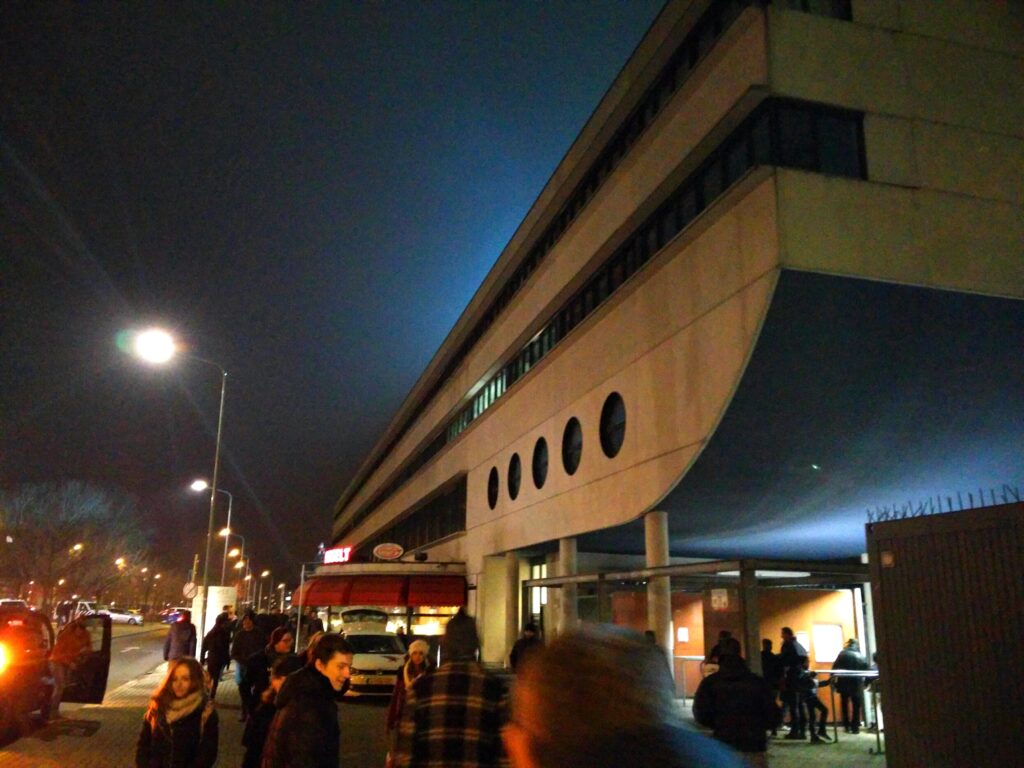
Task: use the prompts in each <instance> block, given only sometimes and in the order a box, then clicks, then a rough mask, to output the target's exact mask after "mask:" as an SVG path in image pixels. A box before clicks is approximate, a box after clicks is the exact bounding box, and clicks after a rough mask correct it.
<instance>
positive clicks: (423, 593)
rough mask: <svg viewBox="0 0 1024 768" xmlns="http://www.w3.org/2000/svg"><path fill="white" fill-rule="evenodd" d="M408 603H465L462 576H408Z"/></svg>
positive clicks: (464, 588)
mask: <svg viewBox="0 0 1024 768" xmlns="http://www.w3.org/2000/svg"><path fill="white" fill-rule="evenodd" d="M408 604H409V605H412V606H418V605H438V606H448V605H456V606H457V605H465V604H466V579H465V577H463V576H410V577H409V603H408Z"/></svg>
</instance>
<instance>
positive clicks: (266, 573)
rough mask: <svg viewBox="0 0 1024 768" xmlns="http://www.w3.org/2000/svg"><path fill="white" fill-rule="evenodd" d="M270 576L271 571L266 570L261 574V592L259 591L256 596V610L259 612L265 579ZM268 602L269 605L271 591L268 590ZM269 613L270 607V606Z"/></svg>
mask: <svg viewBox="0 0 1024 768" xmlns="http://www.w3.org/2000/svg"><path fill="white" fill-rule="evenodd" d="M269 576H270V571H264V572H263V573H261V574H260V589H259V592H258V593H257V597H256V611H257V612H259V610H260V605H261V603H262V602H263V580H264V579H266V578H268V577H269ZM267 603H268V606H269V603H270V592H267ZM268 613H269V607H268Z"/></svg>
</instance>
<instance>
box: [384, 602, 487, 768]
mask: <svg viewBox="0 0 1024 768" xmlns="http://www.w3.org/2000/svg"><path fill="white" fill-rule="evenodd" d="M479 649H480V640H479V637H478V635H477V632H476V622H475V621H474V620H473V618H472V617H471V616H469V614H467V613H466V612H465V610H464V609H462V608H460V609H459V612H458V613H456V614H455V616H453V617H452V618H451V619H450V620H449V621H448V625H447V626H446V627H445V632H444V637H443V638H442V639H441V666H439V667H438V668H437V669H436V670H434V671H433V672H429V673H427V674H425V675H422V676H421V677H420V678H418V679H417V680H415V681H414V682H413V684H412V687H411V688H409V689H408V690H407V691H406V698H405V706H404V707H403V710H402V716H401V720H400V721H399V725H398V743H397V745H396V747H395V752H394V754H393V756H392V759H393V765H394V766H395V768H418V767H419V766H425V765H444V766H446V768H497V766H499V765H504V764H505V762H504V761H505V752H504V747H503V745H502V742H501V728H502V725H504V717H505V706H504V694H505V688H504V685H502V683H501V681H500V680H499V679H498V678H496V677H494V676H492V675H489V674H487V673H486V672H485V671H484V668H483V667H482V666H481V665H480V663H479V662H478V661H477V660H476V657H477V652H478V651H479ZM436 723H446V724H452V726H451V727H446V728H437V727H431V726H432V725H433V724H436ZM455 724H457V725H455Z"/></svg>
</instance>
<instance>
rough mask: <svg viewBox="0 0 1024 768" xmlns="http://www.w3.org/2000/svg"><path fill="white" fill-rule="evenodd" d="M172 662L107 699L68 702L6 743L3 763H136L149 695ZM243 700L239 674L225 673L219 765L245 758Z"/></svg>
mask: <svg viewBox="0 0 1024 768" xmlns="http://www.w3.org/2000/svg"><path fill="white" fill-rule="evenodd" d="M166 673H167V665H166V664H161V665H160V666H159V667H157V668H156V669H155V670H153V671H152V672H149V673H148V674H145V675H142V676H141V677H138V678H136V679H135V680H132V681H131V682H128V683H125V684H124V685H122V686H121V687H120V688H117V689H115V690H113V691H108V692H107V696H106V698H105V699H104V700H103V704H102V705H100V704H64V705H62V706H61V714H62V715H64V717H66V718H67V719H66V720H61V721H58V722H56V723H50V724H48V725H45V726H40V727H38V728H37V729H36V730H35V731H33V732H32V733H31V734H29V735H28V736H23V737H22V738H20V739H18V740H17V741H15V742H14V743H12V744H9V745H7V746H6V747H3V748H0V768H72V767H73V768H122V767H123V766H132V765H134V764H135V742H136V739H138V736H139V729H140V728H141V727H142V715H143V713H144V712H145V711H146V705H147V704H148V702H149V696H150V694H152V692H153V691H154V690H155V689H156V687H157V685H159V683H160V681H161V680H163V678H164V675H165V674H166ZM240 711H241V705H240V701H239V698H238V688H237V687H236V686H235V681H234V676H233V674H232V675H228V674H225V675H224V679H223V680H221V682H220V686H219V687H218V689H217V712H218V716H219V718H220V750H219V757H218V760H217V765H218V766H219V767H220V768H237V767H238V766H239V765H241V763H242V756H243V749H242V744H241V741H242V728H243V724H242V723H240V722H238V715H239V712H240Z"/></svg>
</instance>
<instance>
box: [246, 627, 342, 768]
mask: <svg viewBox="0 0 1024 768" xmlns="http://www.w3.org/2000/svg"><path fill="white" fill-rule="evenodd" d="M353 653H354V651H353V648H352V646H351V645H350V644H349V642H348V641H347V640H346V639H345V638H343V637H342V636H341V635H337V634H334V633H333V632H328V633H327V634H325V635H321V637H320V639H319V640H318V641H317V644H316V646H314V648H313V660H312V662H310V663H309V664H307V665H306V666H305V667H303V668H302V669H300V670H299V671H298V672H295V673H293V674H291V675H288V677H287V678H285V681H284V684H283V685H282V686H281V690H280V692H279V693H278V694H277V699H276V700H275V703H276V706H277V712H276V714H275V715H274V719H273V721H272V722H271V724H270V730H269V732H268V733H267V739H266V742H265V743H264V745H263V762H262V763H261V766H262V768H338V765H339V762H338V761H339V759H340V757H341V728H340V726H339V725H338V704H337V701H338V699H339V698H340V697H341V696H342V695H343V693H344V690H345V684H346V683H347V682H348V679H349V677H350V676H351V674H352V655H353ZM284 658H294V657H284Z"/></svg>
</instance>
